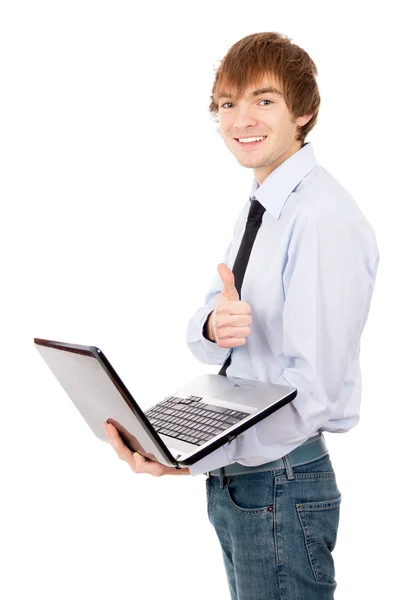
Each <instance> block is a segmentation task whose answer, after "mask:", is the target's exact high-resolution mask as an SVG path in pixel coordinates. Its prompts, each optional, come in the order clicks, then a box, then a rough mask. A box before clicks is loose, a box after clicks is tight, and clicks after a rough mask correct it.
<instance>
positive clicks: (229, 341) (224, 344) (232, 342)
mask: <svg viewBox="0 0 398 600" xmlns="http://www.w3.org/2000/svg"><path fill="white" fill-rule="evenodd" d="M246 339H247V338H235V337H230V338H220V339H219V340H218V345H219V346H220V348H236V347H237V346H244V345H245V344H246Z"/></svg>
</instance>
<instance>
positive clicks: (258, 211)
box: [247, 198, 265, 221]
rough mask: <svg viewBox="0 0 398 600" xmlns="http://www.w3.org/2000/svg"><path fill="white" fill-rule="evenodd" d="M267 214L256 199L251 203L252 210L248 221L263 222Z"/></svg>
mask: <svg viewBox="0 0 398 600" xmlns="http://www.w3.org/2000/svg"><path fill="white" fill-rule="evenodd" d="M264 212H265V208H264V206H263V205H262V204H260V202H259V201H258V200H256V199H255V198H254V199H253V200H252V201H251V203H250V210H249V214H248V217H247V220H248V221H261V219H262V218H263V214H264Z"/></svg>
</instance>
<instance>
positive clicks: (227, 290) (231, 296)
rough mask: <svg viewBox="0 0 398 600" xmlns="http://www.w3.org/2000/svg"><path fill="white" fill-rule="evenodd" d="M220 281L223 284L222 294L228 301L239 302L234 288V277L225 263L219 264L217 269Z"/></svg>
mask: <svg viewBox="0 0 398 600" xmlns="http://www.w3.org/2000/svg"><path fill="white" fill-rule="evenodd" d="M217 269H218V273H219V275H220V277H221V281H222V282H223V284H224V287H223V290H222V292H221V293H222V294H223V295H224V296H226V297H227V298H228V300H239V294H238V290H237V289H236V287H235V277H234V274H233V272H232V271H231V269H230V268H229V267H228V265H226V264H225V263H220V264H219V265H218V267H217Z"/></svg>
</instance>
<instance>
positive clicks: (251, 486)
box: [227, 473, 273, 515]
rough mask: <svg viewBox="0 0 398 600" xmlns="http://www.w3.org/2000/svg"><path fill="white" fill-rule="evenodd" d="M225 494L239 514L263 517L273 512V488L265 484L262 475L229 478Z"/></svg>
mask: <svg viewBox="0 0 398 600" xmlns="http://www.w3.org/2000/svg"><path fill="white" fill-rule="evenodd" d="M227 494H228V498H229V500H230V502H231V504H232V506H233V507H234V508H235V509H237V510H238V511H240V512H241V513H245V514H252V515H263V514H264V513H266V512H267V511H268V512H272V511H273V486H270V485H267V484H266V480H265V478H264V473H258V474H250V475H248V476H246V475H239V476H236V477H230V478H229V480H228V485H227Z"/></svg>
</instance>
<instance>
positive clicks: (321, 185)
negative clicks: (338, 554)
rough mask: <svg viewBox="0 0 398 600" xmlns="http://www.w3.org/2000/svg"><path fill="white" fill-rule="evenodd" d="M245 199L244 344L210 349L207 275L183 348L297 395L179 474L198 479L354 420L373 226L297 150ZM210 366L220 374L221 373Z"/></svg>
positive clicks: (211, 299)
mask: <svg viewBox="0 0 398 600" xmlns="http://www.w3.org/2000/svg"><path fill="white" fill-rule="evenodd" d="M251 197H255V198H256V199H257V200H258V201H259V202H261V204H262V205H263V206H264V207H265V208H266V211H265V213H264V216H263V221H262V225H261V227H260V229H259V231H258V233H257V237H256V239H255V242H254V246H253V249H252V253H251V256H250V260H249V263H248V266H247V270H246V273H245V277H244V280H243V284H242V289H241V300H242V301H244V302H247V303H248V304H250V306H251V315H252V319H253V320H252V324H251V326H250V329H251V333H250V335H249V336H248V337H247V338H246V344H244V345H243V346H239V347H236V348H233V350H232V349H230V348H220V347H219V346H218V345H217V344H216V343H214V342H210V341H209V340H207V339H206V338H205V337H204V336H203V332H202V330H203V325H204V323H205V321H206V319H207V316H208V315H209V313H210V312H211V311H212V310H213V308H214V306H215V301H216V297H217V296H218V294H219V293H220V292H221V290H222V287H223V285H222V281H221V278H220V276H219V275H218V271H217V269H216V273H217V274H216V276H215V278H214V280H213V282H212V284H211V286H210V289H209V290H208V292H207V295H206V297H205V299H204V304H203V306H202V307H201V308H199V309H198V310H197V311H196V312H195V314H194V315H193V317H192V318H191V319H190V321H189V324H188V329H187V343H188V346H189V348H190V350H191V352H192V353H193V355H194V356H195V357H196V358H197V359H198V360H199V361H200V362H202V363H206V364H212V365H222V364H223V363H224V362H225V360H226V358H227V357H228V355H229V354H230V353H231V352H232V356H231V364H230V365H229V367H228V369H227V375H228V376H231V377H242V378H245V379H256V380H260V381H264V382H271V383H278V384H282V385H289V386H292V387H295V388H297V396H296V398H295V399H294V400H293V402H291V403H289V404H288V405H286V406H284V407H283V408H282V409H280V410H278V411H276V412H275V413H273V414H272V415H271V416H269V417H268V418H266V419H264V420H263V421H261V422H260V423H258V424H256V425H254V426H253V427H251V428H250V429H248V430H247V431H245V432H244V433H242V434H240V435H239V436H237V438H235V439H234V440H232V442H227V443H226V444H225V445H224V446H222V447H221V448H219V449H218V450H215V451H214V452H212V453H211V454H209V455H208V456H207V457H205V458H203V459H202V460H200V461H198V462H197V463H196V464H194V465H193V466H191V467H189V470H190V473H191V475H198V474H199V473H204V472H206V471H209V470H212V469H216V468H219V467H222V466H225V465H227V464H231V463H233V462H239V463H241V464H242V465H246V466H254V465H259V464H262V463H266V462H270V461H273V460H276V459H277V458H281V457H282V456H284V455H285V454H288V453H289V452H290V451H291V450H293V449H294V448H296V447H297V446H299V445H300V444H302V443H303V442H305V441H306V440H307V439H309V438H310V437H313V436H314V435H317V433H318V432H321V431H329V432H345V431H348V430H349V429H351V428H352V427H354V425H356V423H357V422H358V420H359V408H360V401H361V370H360V364H359V354H360V338H361V334H362V331H363V328H364V325H365V323H366V320H367V317H368V313H369V307H370V301H371V297H372V293H373V287H374V283H375V278H376V273H377V268H378V263H379V252H378V247H377V242H376V238H375V234H374V231H373V228H372V226H371V225H370V224H369V222H368V221H367V220H366V218H365V217H364V216H363V214H362V212H361V211H360V209H359V208H358V206H357V204H356V203H355V201H354V199H353V198H352V196H351V195H350V194H349V192H347V190H345V189H344V187H343V186H342V185H341V184H340V183H339V182H338V181H337V180H336V179H335V178H334V177H333V176H332V175H331V174H330V173H329V172H328V171H326V169H324V168H323V167H321V166H320V165H319V164H318V163H317V161H316V158H315V155H314V151H313V148H312V145H311V143H309V142H307V143H306V144H305V145H304V146H303V147H302V148H301V149H300V150H299V151H297V152H295V153H294V154H293V155H292V156H290V157H289V158H288V159H287V160H285V161H284V162H283V163H282V164H281V165H279V167H277V168H276V169H275V170H274V171H273V172H272V173H271V174H270V175H269V176H268V177H267V178H266V179H265V181H264V182H263V183H262V184H261V185H260V186H259V185H258V183H257V181H256V180H254V181H253V185H252V190H251ZM250 202H251V199H249V200H248V201H247V202H246V203H245V205H244V207H243V209H242V211H241V213H240V214H239V216H238V219H237V221H236V223H235V228H234V235H233V239H232V241H231V243H230V244H229V246H228V248H227V250H226V252H225V255H224V258H223V259H222V261H221V262H225V263H226V264H227V265H228V266H229V268H230V269H231V270H232V267H233V264H234V261H235V257H236V255H237V252H238V249H239V246H240V242H241V239H242V236H243V232H244V229H245V225H246V219H247V215H248V212H249V207H250ZM220 368H221V367H220Z"/></svg>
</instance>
